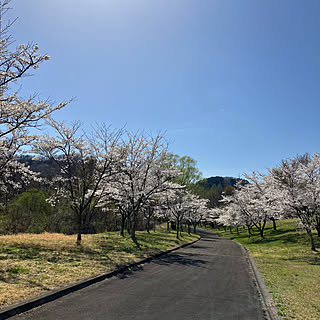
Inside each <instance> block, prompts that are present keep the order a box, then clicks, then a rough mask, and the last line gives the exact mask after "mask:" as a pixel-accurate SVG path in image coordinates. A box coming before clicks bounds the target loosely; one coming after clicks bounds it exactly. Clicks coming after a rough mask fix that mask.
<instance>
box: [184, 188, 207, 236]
mask: <svg viewBox="0 0 320 320" xmlns="http://www.w3.org/2000/svg"><path fill="white" fill-rule="evenodd" d="M189 202H190V203H189V210H188V211H187V213H186V215H185V220H186V221H187V224H188V227H189V228H188V232H189V233H190V225H192V226H193V232H194V233H196V232H197V226H198V224H199V223H200V222H201V221H205V220H206V219H207V218H208V214H209V208H208V204H209V200H208V199H202V198H199V197H198V196H195V195H193V194H190V195H189Z"/></svg>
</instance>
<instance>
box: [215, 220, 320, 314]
mask: <svg viewBox="0 0 320 320" xmlns="http://www.w3.org/2000/svg"><path fill="white" fill-rule="evenodd" d="M277 227H278V230H277V231H274V230H273V229H272V225H271V224H268V225H267V229H266V232H265V239H262V240H261V239H260V236H259V234H258V232H256V233H255V235H254V236H253V237H251V238H250V239H249V238H248V233H247V232H246V231H243V230H241V231H240V233H239V235H238V234H237V233H236V231H233V233H230V231H226V232H225V231H224V230H217V229H213V230H212V231H213V232H216V233H218V234H219V235H221V236H223V237H226V238H229V239H233V240H236V241H238V242H240V243H241V244H243V245H245V246H246V247H247V248H248V249H249V250H250V252H251V254H252V256H253V258H254V260H255V262H256V264H257V266H258V269H259V270H260V272H261V274H262V276H263V278H264V280H265V283H266V285H267V287H268V288H269V291H270V292H271V293H272V295H273V299H274V300H275V303H276V305H277V307H278V310H279V314H280V315H282V316H283V317H284V319H304V320H316V319H317V320H319V319H320V252H312V251H311V249H310V244H309V238H308V236H307V235H306V233H305V232H303V231H296V229H297V220H294V219H290V220H282V221H277ZM314 239H315V241H316V247H317V248H318V250H319V251H320V239H319V238H318V237H317V236H316V234H314Z"/></svg>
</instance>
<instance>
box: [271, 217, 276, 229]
mask: <svg viewBox="0 0 320 320" xmlns="http://www.w3.org/2000/svg"><path fill="white" fill-rule="evenodd" d="M271 221H272V224H273V230H274V231H277V224H276V219H275V218H271Z"/></svg>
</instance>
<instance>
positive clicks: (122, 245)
mask: <svg viewBox="0 0 320 320" xmlns="http://www.w3.org/2000/svg"><path fill="white" fill-rule="evenodd" d="M175 236H176V235H175V232H167V231H166V230H164V229H161V230H157V232H151V233H150V234H148V233H147V232H146V231H139V232H137V240H138V243H139V246H137V245H135V244H134V243H133V242H132V241H131V239H130V238H129V237H126V238H122V237H120V236H119V234H118V232H108V233H104V234H95V235H84V236H83V240H82V246H81V247H78V246H77V245H76V238H75V236H68V235H64V234H57V233H43V234H18V235H8V236H0V292H1V294H0V308H1V307H5V306H7V305H9V304H12V303H15V302H18V301H21V300H24V299H27V298H30V297H33V296H36V295H39V294H42V293H44V292H46V291H48V290H50V289H54V288H57V287H61V286H64V285H67V284H70V283H72V282H75V281H78V280H81V279H85V278H89V277H91V276H94V275H98V274H100V273H104V272H108V271H111V270H113V269H115V268H116V267H117V266H121V265H125V264H128V263H130V262H134V261H138V260H140V259H141V258H144V257H147V256H150V255H152V254H155V253H158V252H160V251H164V250H167V249H170V248H173V247H176V246H178V245H180V244H183V243H187V242H190V241H192V240H195V239H197V238H198V236H197V235H194V234H192V235H188V234H187V233H183V237H182V238H181V240H177V239H176V238H175Z"/></svg>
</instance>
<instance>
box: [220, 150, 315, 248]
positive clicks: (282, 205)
mask: <svg viewBox="0 0 320 320" xmlns="http://www.w3.org/2000/svg"><path fill="white" fill-rule="evenodd" d="M245 177H246V178H247V179H248V180H249V182H250V183H249V184H246V185H242V186H240V185H238V186H237V188H236V189H235V191H234V193H233V194H232V195H229V196H224V197H223V199H222V206H221V208H219V209H216V210H215V212H216V215H217V216H218V218H217V222H218V223H220V224H223V225H225V226H235V227H238V226H245V227H247V229H248V233H249V236H250V234H251V229H252V227H253V226H255V227H256V228H257V229H258V230H259V232H260V235H261V237H263V236H264V229H265V225H266V222H267V221H268V220H269V221H273V223H274V228H276V225H275V220H276V219H282V218H289V217H291V218H292V217H296V218H298V219H299V221H300V224H301V226H302V227H303V229H304V230H305V231H306V232H307V234H308V236H309V238H310V243H311V249H312V250H316V248H315V243H314V239H313V233H312V230H317V234H318V237H320V154H318V153H315V154H313V156H309V155H307V154H306V155H303V156H296V157H295V158H294V159H289V160H283V161H282V163H281V164H280V165H279V166H276V167H275V168H272V169H268V174H266V175H262V174H258V173H255V172H253V174H252V175H245Z"/></svg>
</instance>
